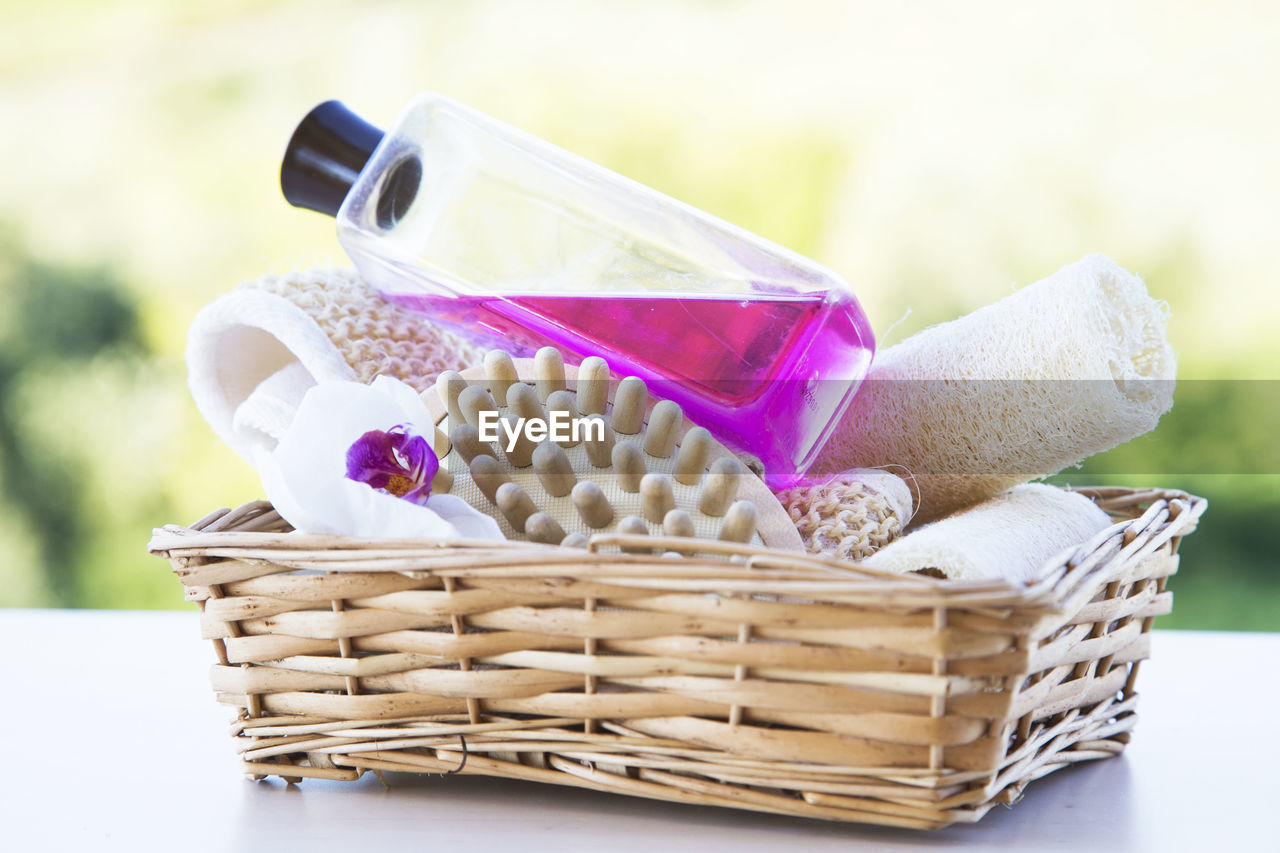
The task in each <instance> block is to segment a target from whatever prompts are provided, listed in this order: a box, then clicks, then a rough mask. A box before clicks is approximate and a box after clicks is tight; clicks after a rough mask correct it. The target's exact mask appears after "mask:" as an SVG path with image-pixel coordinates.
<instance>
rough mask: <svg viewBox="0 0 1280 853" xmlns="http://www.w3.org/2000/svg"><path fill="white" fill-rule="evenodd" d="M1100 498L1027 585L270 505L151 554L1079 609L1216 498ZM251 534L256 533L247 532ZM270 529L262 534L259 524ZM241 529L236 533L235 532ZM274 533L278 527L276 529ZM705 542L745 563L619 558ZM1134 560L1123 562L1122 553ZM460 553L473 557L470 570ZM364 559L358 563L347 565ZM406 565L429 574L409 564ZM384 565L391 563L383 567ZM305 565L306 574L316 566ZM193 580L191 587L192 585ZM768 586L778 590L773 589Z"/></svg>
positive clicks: (177, 532) (174, 532) (1121, 493)
mask: <svg viewBox="0 0 1280 853" xmlns="http://www.w3.org/2000/svg"><path fill="white" fill-rule="evenodd" d="M1071 490H1072V491H1075V492H1078V493H1081V494H1084V495H1085V496H1087V497H1089V498H1091V499H1093V500H1094V501H1095V502H1097V503H1098V504H1099V506H1100V507H1101V508H1102V509H1104V510H1105V511H1107V512H1108V513H1109V514H1111V515H1112V516H1113V517H1114V516H1120V517H1121V519H1120V520H1118V521H1117V522H1115V523H1114V524H1112V525H1110V526H1109V527H1107V528H1106V529H1104V530H1102V531H1100V532H1099V533H1098V534H1097V535H1095V536H1094V537H1092V538H1091V539H1089V540H1087V541H1085V542H1082V543H1079V544H1078V545H1076V546H1074V547H1073V548H1070V549H1068V550H1067V551H1064V552H1063V553H1061V554H1058V555H1056V556H1055V557H1053V558H1051V559H1050V560H1049V561H1047V562H1046V564H1045V566H1044V567H1043V568H1042V570H1041V573H1040V578H1039V579H1038V580H1036V581H1035V582H1032V583H1028V584H1026V585H1018V584H1015V583H1013V582H1011V581H1008V580H1005V579H990V580H950V579H944V578H935V577H929V576H926V575H919V574H905V575H904V574H894V573H890V572H885V571H881V570H876V569H870V568H867V567H865V566H862V565H859V564H856V563H849V562H844V561H839V560H834V559H831V558H824V557H817V556H813V555H808V554H801V553H797V552H794V551H783V550H779V549H774V548H760V547H751V546H746V545H739V544H736V543H727V542H711V541H707V540H682V539H676V538H671V537H658V536H626V535H619V534H600V535H597V536H595V537H592V539H591V540H590V545H589V548H588V550H583V549H580V548H564V547H560V546H557V545H543V544H539V543H533V542H492V541H480V540H465V539H459V540H440V539H432V538H422V539H369V538H361V537H347V536H329V535H320V534H305V533H298V532H296V531H293V530H292V529H283V528H288V525H287V523H285V522H283V521H282V520H281V519H279V516H278V515H277V514H275V512H274V510H273V508H272V507H271V505H270V504H269V503H268V502H266V501H261V500H259V501H253V502H250V503H247V504H244V505H242V506H240V507H238V508H237V509H235V510H227V509H222V510H218V511H216V512H213V513H210V514H209V515H207V516H205V518H203V519H200V520H199V521H197V522H195V523H193V524H192V525H190V526H181V525H167V526H165V527H163V528H158V529H156V530H155V531H153V537H152V539H151V541H150V542H149V543H148V546H147V547H148V550H149V551H150V552H151V553H152V554H154V555H156V556H160V557H165V558H169V559H173V558H181V557H184V556H192V557H206V558H207V557H213V558H218V557H224V558H240V559H259V560H270V561H272V562H277V563H280V564H281V565H288V564H289V563H290V562H291V561H294V562H307V561H308V560H309V559H322V560H323V561H324V565H325V568H326V569H327V570H330V571H337V572H351V571H355V572H379V571H385V572H405V573H415V572H416V573H420V574H435V575H438V576H441V577H449V576H452V577H468V576H477V575H489V576H503V575H508V576H509V575H511V574H513V573H515V574H521V575H524V576H544V577H545V576H555V577H591V578H593V579H604V578H608V579H609V580H610V582H614V583H619V584H622V585H631V586H644V585H661V586H662V587H664V588H672V587H673V586H674V587H684V588H686V589H687V590H688V591H694V592H696V591H702V592H722V591H731V592H737V593H742V592H772V593H775V594H818V595H823V596H824V597H828V596H833V595H834V596H842V597H843V596H847V595H853V596H856V597H859V598H862V597H867V596H887V597H892V598H894V599H896V600H901V603H902V604H904V605H911V606H920V607H936V606H945V605H947V604H956V605H959V604H964V605H967V606H975V605H983V604H985V605H989V606H993V607H997V606H999V607H1018V608H1034V609H1043V610H1046V611H1061V610H1070V609H1072V608H1074V607H1078V606H1079V605H1080V603H1081V602H1080V601H1078V600H1077V599H1078V598H1079V596H1080V594H1082V592H1083V591H1085V590H1088V589H1090V588H1091V586H1092V585H1093V583H1095V582H1096V580H1097V578H1096V577H1095V574H1096V572H1097V571H1106V570H1108V569H1109V568H1110V569H1114V567H1115V565H1116V563H1128V562H1129V561H1130V560H1133V559H1141V558H1142V557H1144V556H1146V555H1147V554H1149V553H1152V552H1154V551H1155V550H1157V549H1159V548H1160V547H1162V546H1163V545H1165V544H1166V543H1167V542H1169V541H1170V540H1171V539H1174V538H1179V537H1181V536H1184V535H1186V534H1188V533H1190V532H1192V531H1193V530H1194V529H1195V527H1196V524H1197V522H1198V520H1199V518H1200V516H1201V515H1202V514H1203V513H1204V511H1205V509H1206V507H1207V505H1208V502H1207V501H1206V500H1205V499H1204V498H1201V497H1196V496H1194V495H1190V494H1188V493H1186V492H1183V491H1179V490H1174V489H1158V488H1156V489H1130V488H1124V487H1117V486H1109V487H1087V488H1085V487H1081V488H1074V489H1071ZM241 526H247V527H249V528H251V529H248V530H245V529H236V528H238V527H241ZM255 527H257V528H263V527H265V528H266V529H252V528H255ZM228 528H231V529H228ZM273 528H274V529H273ZM691 541H696V542H697V546H696V547H697V550H698V551H700V552H703V553H711V554H715V555H717V556H720V557H724V556H738V557H741V558H743V561H742V562H738V563H726V562H725V561H724V560H723V559H719V560H716V559H708V558H706V557H699V556H692V555H690V556H686V557H684V558H683V559H681V560H671V559H666V558H660V557H657V556H654V555H646V554H633V553H620V552H610V551H606V550H603V549H607V548H618V549H620V548H624V547H629V546H635V547H642V546H648V547H651V548H659V549H662V548H670V549H675V548H678V547H681V546H684V547H686V548H687V547H688V546H689V545H690V543H691ZM1121 551H1123V552H1127V553H1126V554H1125V555H1124V556H1125V557H1126V559H1124V560H1120V561H1113V560H1111V559H1110V558H1111V557H1112V556H1114V555H1115V554H1116V553H1117V552H1121ZM457 554H465V555H466V559H465V560H464V561H461V563H462V565H458V564H459V562H460V561H459V560H458V558H457V557H456V556H455V555H457ZM357 557H358V558H360V561H359V562H357V563H356V565H347V563H351V562H356V558H357ZM405 561H414V562H420V563H421V566H419V567H415V568H406V567H405V565H404V563H405ZM379 563H382V565H378V564H379ZM314 567H315V566H314V565H306V566H304V565H298V566H296V568H299V569H300V568H314ZM184 582H185V581H184ZM765 586H768V587H769V588H768V589H766V588H765Z"/></svg>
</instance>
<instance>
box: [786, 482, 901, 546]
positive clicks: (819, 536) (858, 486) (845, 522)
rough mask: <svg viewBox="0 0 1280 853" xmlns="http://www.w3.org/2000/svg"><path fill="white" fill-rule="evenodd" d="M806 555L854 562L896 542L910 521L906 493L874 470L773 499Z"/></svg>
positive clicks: (895, 483) (818, 484) (808, 487)
mask: <svg viewBox="0 0 1280 853" xmlns="http://www.w3.org/2000/svg"><path fill="white" fill-rule="evenodd" d="M776 497H777V498H778V501H779V502H780V503H781V504H782V506H783V508H784V509H785V510H786V511H787V515H789V516H790V517H791V520H792V522H794V523H795V526H796V530H797V532H799V534H800V539H801V541H803V542H804V547H805V550H806V551H808V552H809V553H810V554H817V555H819V556H823V557H830V558H832V559H835V560H850V561H853V562H858V561H860V560H862V559H864V558H866V557H870V556H871V555H872V554H874V553H875V552H876V551H878V550H880V549H881V548H883V547H885V546H886V545H888V544H889V543H890V542H892V541H894V540H895V539H897V538H898V537H899V536H900V535H901V534H902V530H903V528H905V527H906V526H907V523H908V522H909V521H910V520H911V489H910V488H909V487H908V486H907V484H906V482H904V481H903V480H902V478H900V477H898V476H896V475H894V474H891V473H889V472H888V471H881V470H878V469H874V468H859V469H855V470H852V471H842V472H840V473H839V474H837V475H835V476H834V477H829V478H826V479H823V480H820V481H818V482H813V483H807V484H805V485H803V486H795V487H793V488H790V489H786V490H784V491H780V492H778V493H777V494H776Z"/></svg>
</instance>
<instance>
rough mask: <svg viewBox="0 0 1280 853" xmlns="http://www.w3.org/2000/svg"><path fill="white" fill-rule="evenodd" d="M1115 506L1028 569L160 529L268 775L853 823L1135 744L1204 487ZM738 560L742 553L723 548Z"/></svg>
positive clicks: (928, 809)
mask: <svg viewBox="0 0 1280 853" xmlns="http://www.w3.org/2000/svg"><path fill="white" fill-rule="evenodd" d="M1083 491H1085V492H1086V493H1087V494H1089V495H1090V496H1091V497H1093V498H1094V499H1095V500H1096V501H1097V502H1098V503H1099V505H1101V506H1102V507H1103V508H1104V509H1106V510H1107V511H1108V512H1110V513H1111V514H1112V515H1113V516H1115V517H1117V518H1118V519H1120V520H1119V521H1118V522H1117V523H1116V524H1115V525H1113V526H1112V527H1111V528H1109V529H1108V530H1106V531H1104V532H1103V533H1101V534H1099V535H1098V536H1097V537H1095V538H1094V539H1093V540H1091V541H1089V542H1086V543H1083V544H1082V545H1081V546H1080V547H1079V548H1077V549H1075V551H1074V552H1073V553H1066V554H1062V555H1060V556H1059V558H1057V559H1055V560H1054V561H1052V562H1051V563H1050V564H1049V565H1047V566H1046V567H1045V571H1044V575H1043V579H1042V580H1041V581H1040V582H1039V583H1036V584H1035V585H1034V586H1030V587H1019V588H1015V587H1013V586H1010V585H1008V584H1005V583H1000V582H974V581H969V582H960V581H940V580H935V579H932V578H928V577H923V576H916V575H911V576H899V575H887V574H883V573H878V572H873V571H870V570H864V569H860V568H858V567H856V566H851V565H848V564H841V563H835V562H831V561H826V560H821V559H816V558H809V557H805V556H803V555H798V554H794V553H785V552H780V551H767V550H759V549H750V548H745V547H737V546H729V545H724V544H717V543H712V542H704V543H700V544H701V546H702V549H703V550H702V553H701V554H699V555H694V556H689V557H686V558H685V559H681V560H674V559H669V558H664V557H660V556H657V553H658V552H656V551H655V552H654V553H652V554H643V553H630V552H623V551H622V550H621V549H622V548H623V547H626V546H631V547H633V548H634V547H640V546H647V547H654V546H659V547H664V543H665V546H670V547H676V546H678V547H681V548H687V547H688V545H689V540H661V539H655V538H653V537H640V538H637V537H630V538H628V537H622V536H599V537H596V539H595V540H593V542H592V546H591V549H590V551H582V550H575V549H562V548H556V547H551V546H539V545H530V544H527V543H509V544H501V545H494V544H493V543H466V544H451V545H447V546H445V545H438V544H435V543H430V542H423V541H416V542H389V541H365V540H355V539H345V538H338V537H317V536H304V535H301V534H297V533H290V532H287V530H288V528H287V526H286V525H285V524H284V523H283V522H282V521H281V520H280V517H279V516H278V515H277V514H276V513H275V512H274V511H273V510H271V508H270V506H269V505H267V504H265V503H255V504H248V505H246V506H243V507H241V508H239V509H237V510H235V511H232V512H228V511H226V510H222V511H220V512H218V513H214V514H212V515H210V516H208V517H207V518H204V519H202V520H201V521H199V522H197V523H196V524H194V525H192V526H191V527H189V528H181V527H166V528H164V529H162V530H158V531H156V534H155V537H154V539H153V540H152V542H151V545H150V547H151V550H152V551H153V552H154V553H156V554H159V555H162V556H165V557H167V558H168V559H169V560H170V561H171V562H172V564H173V568H174V570H175V572H176V573H177V574H178V576H179V578H181V580H182V583H183V584H184V585H185V587H186V595H187V598H188V599H189V600H193V601H198V602H200V606H201V610H202V615H201V627H202V630H203V632H204V636H205V637H207V638H208V639H210V640H212V641H213V645H214V649H215V651H216V653H217V657H218V663H217V665H216V666H214V668H213V675H212V681H213V687H214V690H215V691H216V692H217V696H218V701H219V702H222V703H225V704H228V705H231V706H234V707H235V708H237V709H238V717H237V721H236V722H235V724H234V726H233V733H234V735H235V738H236V743H237V747H238V749H239V750H240V752H241V754H242V756H243V759H244V769H245V771H246V772H248V773H249V774H252V775H254V776H259V777H260V776H265V775H272V774H274V775H278V776H281V777H284V778H285V779H290V780H297V779H300V778H302V777H318V778H322V779H347V780H350V779H356V778H358V777H359V776H360V775H361V774H362V773H364V772H365V771H370V770H372V771H375V772H378V771H384V770H395V771H406V772H412V773H433V774H438V773H450V772H461V773H477V774H484V775H490V776H505V777H511V778H516V779H530V780H536V781H541V782H551V783H555V784H560V785H570V786H575V787H582V788H591V789H595V790H600V791H612V792H616V793H621V794H630V795H633V796H640V797H651V798H657V799H665V800H674V801H678V802H688V803H698V804H703V805H719V806H730V807H734V808H742V809H752V810H756V811H764V812H775V813H781V814H790V815H802V816H806V817H816V818H825V819H833V820H843V821H859V822H866V823H879V824H888V825H893V826H905V827H919V828H937V827H942V826H946V825H948V824H950V823H954V822H957V821H975V820H977V819H978V818H980V817H982V815H983V814H985V813H986V812H987V811H988V810H989V809H990V808H991V807H992V806H993V805H994V804H996V803H1010V802H1012V801H1014V800H1016V799H1017V798H1018V797H1019V796H1020V795H1021V793H1022V790H1023V787H1024V786H1025V785H1026V784H1027V783H1028V782H1029V781H1031V780H1032V779H1037V778H1039V777H1041V776H1044V775H1046V774H1048V773H1051V772H1053V771H1054V770H1057V769H1059V768H1061V767H1065V766H1067V765H1068V764H1072V763H1075V762H1078V761H1087V760H1090V759H1095V758H1105V757H1108V756H1112V755H1115V754H1117V753H1119V752H1120V751H1121V750H1122V749H1123V748H1124V745H1125V743H1126V742H1127V741H1128V739H1129V730H1130V729H1131V728H1132V727H1133V725H1134V722H1135V720H1136V717H1135V712H1134V707H1135V703H1136V701H1137V695H1136V693H1135V692H1134V680H1135V677H1136V675H1137V671H1138V662H1139V661H1141V660H1143V659H1144V658H1146V657H1147V655H1148V649H1149V643H1148V631H1149V629H1150V627H1151V622H1152V620H1153V618H1154V617H1155V616H1157V615H1160V614H1163V613H1167V612H1168V611H1169V609H1170V606H1171V594H1170V593H1169V592H1167V591H1166V590H1165V583H1166V580H1167V578H1168V577H1169V576H1170V575H1171V574H1173V573H1174V571H1175V570H1176V568H1177V564H1178V558H1177V554H1176V551H1177V545H1178V541H1179V539H1180V537H1181V536H1184V535H1186V534H1187V533H1189V532H1190V531H1192V530H1193V529H1194V528H1195V524H1196V520H1197V519H1198V517H1199V516H1200V514H1201V512H1202V511H1203V509H1204V501H1203V500H1201V499H1199V498H1195V497H1191V496H1188V495H1186V494H1183V493H1181V492H1172V491H1161V490H1150V491H1130V490H1124V489H1092V490H1083ZM726 556H730V557H732V558H733V559H728V560H726Z"/></svg>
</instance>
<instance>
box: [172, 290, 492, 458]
mask: <svg viewBox="0 0 1280 853" xmlns="http://www.w3.org/2000/svg"><path fill="white" fill-rule="evenodd" d="M186 355H187V369H188V372H189V376H188V383H189V385H190V387H191V395H192V397H193V398H194V399H195V402H196V407H197V408H198V409H199V410H200V413H201V414H202V415H204V418H205V420H207V421H208V422H209V425H210V426H212V427H213V430H214V432H215V433H217V434H218V436H219V437H221V438H222V439H223V440H224V441H226V442H227V444H228V445H230V446H231V448H232V449H233V450H235V451H236V452H237V453H239V454H240V455H241V456H243V457H244V458H246V459H248V460H250V461H253V458H254V454H255V452H257V451H270V450H271V449H272V448H274V447H275V444H276V442H277V441H278V440H279V438H280V436H281V435H283V434H284V431H285V430H287V429H288V427H289V424H290V423H292V420H293V413H294V411H295V410H296V409H297V406H298V403H299V402H301V400H302V396H303V394H305V393H306V391H307V389H308V388H310V387H311V386H312V385H315V384H316V383H317V382H321V381H324V380H328V379H345V380H351V381H359V382H372V381H373V379H374V377H376V376H383V375H385V376H391V377H393V378H395V379H399V380H401V381H402V382H405V383H407V384H409V385H410V386H412V387H413V388H415V389H416V390H418V391H419V392H421V391H425V390H427V389H428V388H431V387H433V386H434V385H435V380H436V376H437V375H438V374H440V373H441V372H443V371H445V370H449V369H460V368H462V367H464V366H465V365H467V364H471V363H473V362H474V361H476V360H478V359H479V358H480V357H481V356H482V355H483V352H482V351H481V350H480V349H478V348H477V347H475V346H474V345H472V344H470V343H468V342H467V341H465V340H463V339H462V338H461V337H459V336H458V335H456V334H454V333H453V332H450V331H447V330H446V329H444V328H443V327H441V326H437V325H435V324H434V323H432V322H431V321H430V320H429V319H427V318H425V317H422V316H420V315H418V314H414V313H413V312H411V311H408V310H406V309H404V308H400V307H398V306H396V305H393V304H391V303H390V302H387V301H386V300H385V299H383V298H382V296H380V295H379V294H378V292H377V291H376V290H374V289H373V288H372V287H370V286H369V285H368V284H367V283H366V282H365V281H364V280H363V279H362V278H361V277H360V276H359V275H358V274H357V273H356V272H355V271H354V270H346V269H308V270H298V271H295V272H290V273H284V274H280V275H268V276H264V277H262V278H259V279H256V280H254V281H250V282H246V283H244V284H242V285H240V286H239V287H237V288H236V289H234V290H232V291H230V292H228V293H225V294H223V295H222V296H220V297H218V298H217V299H216V300H214V301H213V302H212V303H210V304H209V305H206V306H205V307H204V308H203V309H202V310H201V311H200V313H199V314H197V315H196V318H195V320H194V322H193V323H192V324H191V331H190V333H189V334H188V337H187V354H186Z"/></svg>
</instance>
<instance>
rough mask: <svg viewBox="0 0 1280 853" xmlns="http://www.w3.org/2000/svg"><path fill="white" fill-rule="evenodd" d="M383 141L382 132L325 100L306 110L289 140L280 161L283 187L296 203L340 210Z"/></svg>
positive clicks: (333, 213)
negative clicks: (362, 170) (349, 191)
mask: <svg viewBox="0 0 1280 853" xmlns="http://www.w3.org/2000/svg"><path fill="white" fill-rule="evenodd" d="M381 141H382V131H381V130H379V129H378V128H376V127H374V126H373V125H371V124H369V123H368V122H367V121H365V120H364V119H362V118H360V116H358V115H356V114H355V113H353V112H351V110H349V109H347V108H346V106H345V105H343V103H342V102H341V101H325V102H324V103H323V104H321V105H320V106H318V107H316V108H315V109H313V110H312V111H311V112H309V113H307V115H306V118H304V119H303V120H302V121H301V122H299V123H298V128H297V130H295V131H294V132H293V136H292V137H291V138H290V139H289V146H288V147H287V148H286V149H285V151H284V162H283V163H281V165H280V189H281V191H282V192H283V193H284V197H285V199H286V200H287V201H288V202H289V204H292V205H293V206H295V207H305V208H307V209H308V210H315V211H319V212H320V213H327V214H329V215H330V216H337V215H338V208H339V207H341V206H342V200H343V199H344V198H346V197H347V191H348V190H350V189H351V185H352V184H354V183H355V181H356V176H358V175H359V174H360V170H361V169H363V168H364V164H365V163H367V162H369V157H370V156H372V154H373V149H375V148H377V147H378V143H379V142H381Z"/></svg>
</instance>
